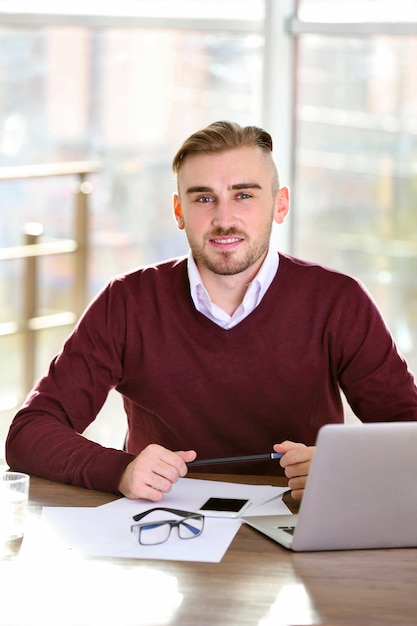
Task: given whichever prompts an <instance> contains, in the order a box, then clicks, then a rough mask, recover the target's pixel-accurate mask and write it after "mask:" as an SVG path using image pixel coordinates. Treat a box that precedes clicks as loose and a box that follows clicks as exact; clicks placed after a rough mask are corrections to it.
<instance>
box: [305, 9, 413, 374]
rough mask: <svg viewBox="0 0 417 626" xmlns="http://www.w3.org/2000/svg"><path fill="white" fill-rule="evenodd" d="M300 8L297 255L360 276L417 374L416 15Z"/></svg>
mask: <svg viewBox="0 0 417 626" xmlns="http://www.w3.org/2000/svg"><path fill="white" fill-rule="evenodd" d="M300 5H301V6H300V16H302V17H303V18H304V19H305V20H311V22H310V23H308V24H306V23H302V22H299V23H294V25H293V27H294V30H297V34H298V55H297V57H298V63H297V68H296V93H297V102H296V147H295V155H296V156H295V163H296V166H295V180H294V190H295V194H296V196H295V203H296V218H295V223H294V229H295V251H296V253H297V254H300V255H302V256H304V257H306V258H309V259H314V260H317V261H319V262H321V263H325V264H327V265H329V266H332V267H335V268H338V269H341V270H342V271H346V272H348V273H351V274H353V275H355V276H357V277H359V278H360V279H361V280H362V281H363V282H364V283H365V285H366V286H367V288H368V289H369V290H370V292H371V294H372V295H373V296H374V298H375V299H376V300H377V302H378V304H379V305H380V307H381V308H382V310H383V313H384V316H385V318H386V320H387V321H388V324H389V326H390V328H391V330H392V332H393V333H394V336H395V338H396V341H397V343H398V346H399V348H400V350H401V351H402V352H403V354H404V355H405V356H406V358H407V360H408V361H409V363H410V365H411V367H412V369H413V370H414V371H417V350H416V347H417V345H416V343H417V315H416V313H417V287H416V284H415V280H414V276H415V272H416V269H417V73H416V71H415V58H416V53H417V29H416V22H414V24H413V23H412V20H413V18H414V20H416V19H417V11H416V9H417V7H416V4H415V3H410V2H396V3H391V2H383V1H381V2H378V1H376V0H373V1H368V2H350V3H347V2H340V1H339V2H326V1H323V0H321V1H320V2H319V1H313V0H311V1H309V0H304V1H303V2H301V3H300ZM413 6H414V9H413ZM376 16H377V17H376ZM375 19H377V20H379V21H377V22H376V21H375ZM401 19H403V20H404V22H401ZM384 20H385V21H384Z"/></svg>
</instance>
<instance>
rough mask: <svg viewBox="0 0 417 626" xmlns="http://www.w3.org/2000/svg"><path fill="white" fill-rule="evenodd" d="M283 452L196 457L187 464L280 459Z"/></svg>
mask: <svg viewBox="0 0 417 626" xmlns="http://www.w3.org/2000/svg"><path fill="white" fill-rule="evenodd" d="M282 456H284V453H283V452H270V453H269V454H250V455H249V456H226V457H223V458H222V459H197V460H196V461H190V462H189V463H187V465H192V466H196V465H216V464H217V463H241V462H243V461H270V460H271V459H272V460H274V459H280V458H281V457H282Z"/></svg>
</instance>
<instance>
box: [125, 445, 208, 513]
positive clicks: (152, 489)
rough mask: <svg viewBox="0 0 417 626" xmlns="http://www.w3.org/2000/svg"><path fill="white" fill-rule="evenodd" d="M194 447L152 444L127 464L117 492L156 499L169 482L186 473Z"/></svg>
mask: <svg viewBox="0 0 417 626" xmlns="http://www.w3.org/2000/svg"><path fill="white" fill-rule="evenodd" d="M196 456H197V453H196V452H195V451H194V450H187V451H185V452H184V451H180V452H172V451H171V450H167V449H166V448H164V447H163V446H160V445H158V444H156V443H152V444H150V445H149V446H147V447H146V448H145V449H144V450H142V452H141V453H140V454H138V456H137V457H136V458H135V459H134V460H133V461H131V462H130V463H129V465H128V466H127V467H126V469H125V471H124V472H123V474H122V478H121V480H120V483H119V491H120V492H121V493H122V494H123V495H124V496H126V498H131V499H136V498H146V499H147V500H152V501H153V502H158V501H159V500H161V499H162V498H163V495H164V493H169V492H170V491H171V489H172V485H173V484H174V483H176V482H177V480H178V479H179V478H180V477H183V476H185V475H186V474H187V472H188V467H187V465H186V463H189V462H190V461H194V459H195V458H196Z"/></svg>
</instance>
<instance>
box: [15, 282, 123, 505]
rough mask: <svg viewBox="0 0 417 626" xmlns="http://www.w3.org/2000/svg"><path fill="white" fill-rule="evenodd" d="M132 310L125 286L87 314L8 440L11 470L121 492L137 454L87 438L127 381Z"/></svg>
mask: <svg viewBox="0 0 417 626" xmlns="http://www.w3.org/2000/svg"><path fill="white" fill-rule="evenodd" d="M125 310H126V306H125V298H124V294H123V288H122V286H121V282H120V281H115V282H114V283H112V284H111V285H109V286H108V287H107V288H106V289H105V290H104V291H103V292H102V293H101V294H99V296H98V297H97V298H96V299H95V301H93V303H92V304H91V305H90V306H89V307H88V308H87V310H86V312H85V313H84V315H83V317H82V318H81V320H80V322H79V323H78V325H77V326H76V328H75V329H74V331H73V332H72V334H71V335H70V336H69V338H68V340H67V341H66V342H65V344H64V347H63V349H62V351H61V352H60V354H59V355H58V356H57V357H55V358H54V359H53V361H52V362H51V364H50V367H49V371H48V373H47V374H46V375H45V376H44V377H43V378H42V379H41V380H40V381H39V382H38V384H37V385H36V386H35V387H34V389H33V390H32V392H31V393H30V395H29V397H28V398H27V400H26V402H25V404H24V405H23V406H22V408H21V409H20V410H19V412H18V413H17V415H16V416H15V418H14V420H13V422H12V424H11V427H10V431H9V434H8V438H7V441H6V459H7V462H8V463H9V465H10V467H12V468H13V469H17V470H21V471H25V472H28V473H31V474H35V475H38V476H41V477H44V478H49V479H51V480H55V481H58V482H64V483H69V484H73V485H77V486H82V487H88V488H90V489H100V490H103V491H108V492H115V493H118V485H119V482H120V478H121V475H122V473H123V471H124V469H125V467H126V466H127V465H128V464H129V463H130V461H131V460H132V459H133V458H134V457H133V455H130V454H127V453H125V452H123V451H122V450H116V449H112V448H105V447H103V446H101V445H100V444H98V443H95V442H92V441H89V440H88V439H86V438H85V437H83V436H82V434H80V433H82V432H84V430H85V429H86V428H87V426H88V425H89V424H90V423H91V422H92V421H93V420H94V419H95V418H96V416H97V414H98V412H99V411H100V409H101V407H102V405H103V404H104V402H105V400H106V398H107V395H108V393H109V391H110V390H111V389H112V388H114V387H115V386H116V385H117V383H118V381H119V380H120V377H121V375H122V363H123V346H124V337H125Z"/></svg>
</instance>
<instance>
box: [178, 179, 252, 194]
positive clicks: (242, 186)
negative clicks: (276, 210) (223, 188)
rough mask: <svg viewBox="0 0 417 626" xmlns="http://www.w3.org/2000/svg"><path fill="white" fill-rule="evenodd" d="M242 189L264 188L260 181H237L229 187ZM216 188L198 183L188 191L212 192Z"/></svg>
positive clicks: (232, 189)
mask: <svg viewBox="0 0 417 626" xmlns="http://www.w3.org/2000/svg"><path fill="white" fill-rule="evenodd" d="M240 189H262V187H261V185H260V184H259V183H255V182H253V183H252V182H249V183H236V184H234V185H230V186H229V187H228V190H229V191H235V190H240ZM213 191H214V189H213V188H212V187H205V186H203V185H201V186H200V185H196V186H194V187H188V189H187V191H186V193H187V194H191V193H212V192H213Z"/></svg>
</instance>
